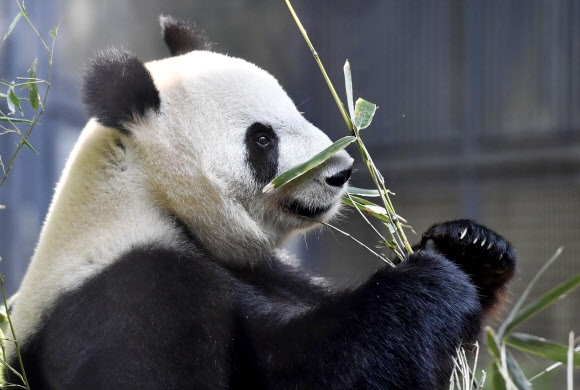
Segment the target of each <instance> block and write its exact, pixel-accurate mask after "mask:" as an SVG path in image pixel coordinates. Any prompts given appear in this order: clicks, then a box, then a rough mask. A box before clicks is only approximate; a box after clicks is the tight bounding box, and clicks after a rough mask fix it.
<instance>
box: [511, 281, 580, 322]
mask: <svg viewBox="0 0 580 390" xmlns="http://www.w3.org/2000/svg"><path fill="white" fill-rule="evenodd" d="M578 286H580V274H578V275H576V276H574V277H573V278H571V279H568V280H567V281H565V282H564V283H561V284H559V285H558V286H556V287H554V288H553V289H551V290H550V291H548V292H547V293H545V294H544V295H542V296H541V297H539V298H538V299H536V300H535V301H534V302H532V303H530V304H529V305H527V306H526V307H524V308H523V309H521V310H520V311H518V312H517V313H516V315H515V316H514V317H513V318H512V319H511V321H510V322H509V324H508V325H507V326H506V329H505V333H509V332H510V331H512V330H513V329H514V328H515V327H517V326H518V325H520V324H521V323H522V322H525V321H527V320H528V319H530V318H532V317H533V316H535V315H536V314H538V313H539V312H540V311H542V310H544V309H545V308H546V307H548V306H550V305H551V304H552V303H554V302H556V301H558V300H560V299H562V298H563V297H564V296H565V295H566V294H569V293H570V292H572V291H573V290H574V289H575V288H576V287H578Z"/></svg>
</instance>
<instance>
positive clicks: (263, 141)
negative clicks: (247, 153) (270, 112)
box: [256, 135, 270, 146]
mask: <svg viewBox="0 0 580 390" xmlns="http://www.w3.org/2000/svg"><path fill="white" fill-rule="evenodd" d="M256 143H257V144H258V145H261V146H267V145H269V144H270V138H268V137H267V136H265V135H261V136H259V137H258V139H257V140H256Z"/></svg>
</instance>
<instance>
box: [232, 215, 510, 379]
mask: <svg viewBox="0 0 580 390" xmlns="http://www.w3.org/2000/svg"><path fill="white" fill-rule="evenodd" d="M465 228H467V230H466V233H465V234H463V232H464V230H465ZM476 237H478V240H476V239H475V238H476ZM482 240H485V244H484V245H481V242H482ZM474 241H475V243H474ZM416 250H417V252H415V253H414V254H413V255H411V256H410V257H409V258H408V259H407V260H406V261H405V262H404V263H403V264H401V265H399V266H398V267H397V268H396V269H392V268H390V267H385V268H383V269H381V270H379V271H377V272H376V273H375V274H374V275H373V276H372V277H371V278H370V279H369V280H368V281H366V282H365V283H364V284H362V285H361V286H359V287H358V288H356V289H351V290H346V291H342V292H338V293H329V292H328V293H326V294H324V292H325V291H327V290H324V289H316V288H313V287H309V286H307V285H306V284H305V283H304V282H300V281H295V284H296V285H301V287H300V288H299V290H300V291H302V294H303V295H305V296H306V297H307V298H305V299H302V302H307V303H308V305H310V306H308V307H306V308H305V307H304V306H302V307H300V306H299V305H294V306H290V307H289V305H287V304H280V303H279V301H280V297H279V296H277V297H273V296H272V295H263V296H261V295H256V294H253V295H252V296H250V297H245V298H244V299H245V302H244V303H245V306H243V305H242V307H245V308H246V309H245V310H246V312H245V314H246V316H245V317H246V318H248V319H247V321H248V323H247V325H246V326H247V328H248V329H249V330H250V332H251V334H252V339H253V345H255V346H256V350H257V351H258V355H259V356H260V359H261V361H262V362H263V364H264V365H265V366H266V370H265V371H266V372H267V373H268V375H269V380H270V381H271V383H276V384H280V383H285V385H286V387H288V388H294V387H298V388H300V387H309V386H310V387H319V388H324V387H325V386H327V384H329V383H332V384H335V383H337V382H339V384H337V385H336V388H367V387H373V386H376V387H378V388H385V387H386V388H439V387H445V386H446V383H448V379H449V375H450V373H451V368H452V366H451V356H454V354H455V348H456V347H457V346H458V345H459V344H460V343H461V342H462V341H465V342H473V341H474V340H475V339H476V337H477V335H478V333H479V331H480V327H481V318H482V316H483V315H484V314H486V313H487V312H488V311H490V310H491V309H493V308H494V307H495V306H496V304H497V303H498V302H499V299H500V297H501V295H502V293H503V292H504V290H505V285H506V283H507V281H509V279H510V278H511V276H512V275H513V274H514V272H515V252H514V251H513V248H512V247H511V245H509V243H507V241H505V240H504V239H503V238H501V237H500V236H499V235H497V234H496V233H494V232H493V231H491V230H489V229H487V228H485V227H483V226H481V225H478V224H476V223H474V222H472V221H467V220H461V221H455V222H446V223H442V224H438V225H434V226H433V227H432V228H431V229H429V230H428V231H427V232H426V233H425V234H424V235H423V240H422V241H421V244H420V245H418V246H417V247H416ZM443 254H444V256H443ZM278 279H279V276H278ZM288 279H289V280H295V278H294V276H293V275H290V276H288ZM283 284H284V283H281V282H280V281H276V285H283ZM313 302H314V303H313ZM265 307H269V308H272V307H277V308H278V310H272V309H270V310H268V311H264V308H265ZM292 368H296V369H297V370H299V373H298V372H295V373H293V372H292ZM282 388H284V387H282Z"/></svg>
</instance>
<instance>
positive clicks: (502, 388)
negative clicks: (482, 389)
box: [486, 360, 507, 390]
mask: <svg viewBox="0 0 580 390" xmlns="http://www.w3.org/2000/svg"><path fill="white" fill-rule="evenodd" d="M498 364H499V360H494V361H492V362H491V366H490V368H489V370H488V373H489V378H490V379H489V382H490V383H491V388H492V389H493V390H506V389H507V387H506V385H505V380H504V379H503V376H502V375H501V372H500V371H499V366H498ZM486 385H487V381H486ZM486 387H487V386H486Z"/></svg>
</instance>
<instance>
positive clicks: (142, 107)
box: [82, 49, 161, 133]
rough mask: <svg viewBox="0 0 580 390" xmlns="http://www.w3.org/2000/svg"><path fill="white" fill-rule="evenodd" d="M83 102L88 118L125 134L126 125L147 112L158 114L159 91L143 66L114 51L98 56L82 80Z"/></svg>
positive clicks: (132, 57) (129, 54) (123, 53)
mask: <svg viewBox="0 0 580 390" xmlns="http://www.w3.org/2000/svg"><path fill="white" fill-rule="evenodd" d="M82 93H83V102H84V103H85V105H86V106H87V110H88V113H89V115H90V116H91V117H96V118H97V120H98V121H99V123H101V124H102V125H104V126H107V127H113V128H116V129H119V130H121V131H123V132H125V133H128V132H129V130H128V128H127V124H129V123H131V122H134V121H135V119H136V118H140V117H143V116H144V115H145V113H146V112H147V110H149V109H153V110H155V111H159V106H160V104H161V102H160V99H159V91H158V90H157V88H156V87H155V83H154V82H153V78H152V77H151V74H150V73H149V71H148V70H147V68H145V64H144V63H143V62H142V61H141V60H140V59H139V58H137V57H136V56H135V55H133V54H131V53H129V52H127V51H124V50H117V49H108V50H106V51H102V52H99V53H97V55H96V56H95V57H94V58H93V59H92V60H91V62H90V64H89V66H88V67H87V69H86V72H85V75H84V78H83V88H82Z"/></svg>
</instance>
